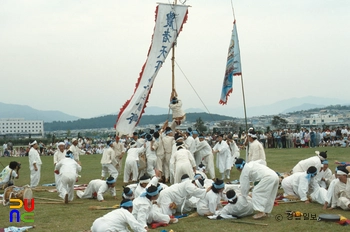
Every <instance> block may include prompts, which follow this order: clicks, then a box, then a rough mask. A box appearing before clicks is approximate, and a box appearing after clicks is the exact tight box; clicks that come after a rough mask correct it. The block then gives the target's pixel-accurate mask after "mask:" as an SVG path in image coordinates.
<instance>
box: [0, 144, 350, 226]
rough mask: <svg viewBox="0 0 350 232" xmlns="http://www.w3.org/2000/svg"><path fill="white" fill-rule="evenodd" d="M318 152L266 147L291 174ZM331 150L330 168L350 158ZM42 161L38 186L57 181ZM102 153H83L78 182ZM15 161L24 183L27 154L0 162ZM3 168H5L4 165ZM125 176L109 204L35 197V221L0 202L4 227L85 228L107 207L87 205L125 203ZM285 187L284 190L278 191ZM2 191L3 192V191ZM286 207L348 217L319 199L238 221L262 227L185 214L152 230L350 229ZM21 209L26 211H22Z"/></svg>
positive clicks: (96, 173)
mask: <svg viewBox="0 0 350 232" xmlns="http://www.w3.org/2000/svg"><path fill="white" fill-rule="evenodd" d="M315 150H317V149H313V148H305V149H267V150H265V152H266V156H267V164H268V166H269V167H270V168H272V169H274V170H275V171H278V172H287V171H289V170H291V169H292V167H293V166H294V165H295V164H296V163H297V162H298V161H299V160H301V159H305V158H308V157H310V156H313V155H315V153H314V152H315ZM323 150H327V151H328V158H329V159H328V160H329V161H330V165H329V168H330V169H331V170H332V171H334V169H335V166H336V165H335V164H334V161H335V160H338V161H350V156H349V155H348V154H349V152H350V149H349V148H331V147H327V148H323V149H320V151H323ZM241 156H242V157H243V156H244V157H245V151H242V152H241ZM41 159H42V162H43V165H42V171H41V180H40V184H44V183H53V182H54V173H53V157H52V156H44V157H41ZM100 159H101V155H89V156H81V162H82V168H83V170H82V172H81V176H82V177H81V178H80V179H79V182H78V183H77V184H84V183H86V184H87V183H88V182H89V181H90V180H92V179H97V178H100V173H101V165H100ZM12 160H16V161H19V162H21V163H22V169H21V170H20V179H18V180H16V182H15V183H16V185H17V186H22V185H25V184H29V168H28V157H19V158H0V162H2V164H3V165H8V163H9V162H10V161H12ZM1 168H2V167H1ZM234 179H239V173H238V171H237V170H233V171H232V173H231V180H234ZM121 186H122V174H120V175H119V177H118V182H117V186H116V188H117V189H119V191H117V196H118V199H117V200H114V199H113V198H112V197H111V196H110V195H109V194H106V195H105V200H106V202H102V203H100V202H97V200H89V199H84V200H81V199H77V198H75V200H74V201H73V202H77V203H81V204H68V205H64V204H39V202H42V201H43V200H37V202H38V203H37V204H35V209H34V211H33V212H34V214H35V223H23V222H20V223H15V222H13V223H10V222H9V212H10V209H9V207H4V206H0V208H1V210H0V227H8V226H11V225H12V226H25V225H32V224H35V225H36V229H33V230H32V231H33V232H34V231H57V232H58V231H84V230H87V229H89V228H90V227H91V225H92V222H93V221H94V220H95V219H96V218H98V217H100V216H102V215H104V214H106V213H107V212H108V211H106V210H89V206H113V205H115V204H119V203H120V201H121V191H120V190H121V189H122V187H121ZM279 191H281V190H279ZM0 193H2V192H0ZM34 196H37V197H45V198H52V199H57V200H60V198H59V197H58V196H57V193H49V192H34ZM286 210H294V211H297V210H298V211H301V212H303V213H309V214H316V215H319V214H322V213H334V214H342V215H343V216H345V217H347V218H350V211H348V212H346V211H343V210H340V209H336V210H331V211H330V210H323V209H322V206H321V205H319V204H317V203H310V204H305V203H291V204H280V205H279V206H275V207H274V209H273V211H272V215H271V216H270V217H268V218H265V219H262V220H258V221H256V220H253V219H251V217H247V218H243V219H239V220H240V221H247V222H257V223H266V224H268V226H258V225H248V224H240V223H233V222H232V221H230V220H209V219H206V218H203V217H194V218H184V219H180V221H179V223H178V224H175V225H170V226H168V227H164V228H163V227H162V228H157V229H155V230H151V231H161V230H163V229H166V230H167V231H168V230H170V229H173V230H174V231H175V232H182V231H183V232H185V231H186V232H188V231H191V232H192V231H193V232H196V231H198V232H199V231H200V232H203V231H215V232H220V231H232V230H235V231H269V232H271V231H302V232H306V231H321V230H323V231H344V230H349V229H350V226H349V227H342V226H341V225H338V224H336V223H333V222H317V221H316V220H303V218H302V219H301V220H300V221H299V220H295V219H293V220H287V217H286V216H287V215H286V214H285V211H286ZM20 212H21V213H22V212H25V211H24V209H21V210H20ZM279 215H282V216H283V219H282V220H281V221H277V220H276V219H275V217H276V216H277V217H278V216H279Z"/></svg>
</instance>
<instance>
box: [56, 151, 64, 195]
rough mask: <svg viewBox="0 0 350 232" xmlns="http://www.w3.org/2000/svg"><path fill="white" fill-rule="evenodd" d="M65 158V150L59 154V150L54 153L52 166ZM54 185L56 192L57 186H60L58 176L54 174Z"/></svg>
mask: <svg viewBox="0 0 350 232" xmlns="http://www.w3.org/2000/svg"><path fill="white" fill-rule="evenodd" d="M65 158H66V150H64V151H63V152H61V151H60V150H59V149H58V150H57V151H56V152H55V154H54V155H53V164H54V165H55V166H56V164H57V163H58V162H60V161H61V160H63V159H65ZM55 184H56V189H57V191H58V190H59V187H58V186H59V185H60V175H59V174H57V173H55Z"/></svg>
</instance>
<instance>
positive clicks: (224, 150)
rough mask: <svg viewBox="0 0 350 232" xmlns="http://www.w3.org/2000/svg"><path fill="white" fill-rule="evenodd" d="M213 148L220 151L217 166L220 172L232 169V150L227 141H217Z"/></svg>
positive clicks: (217, 156)
mask: <svg viewBox="0 0 350 232" xmlns="http://www.w3.org/2000/svg"><path fill="white" fill-rule="evenodd" d="M213 150H214V151H219V152H218V153H217V154H216V167H217V168H218V169H219V172H220V173H224V172H225V171H226V170H231V167H232V162H231V163H230V160H231V151H230V148H229V146H228V145H227V143H226V141H224V140H222V141H221V142H217V143H216V144H215V146H214V147H213Z"/></svg>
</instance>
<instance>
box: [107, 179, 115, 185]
mask: <svg viewBox="0 0 350 232" xmlns="http://www.w3.org/2000/svg"><path fill="white" fill-rule="evenodd" d="M115 181H116V180H115V179H113V180H107V181H106V182H107V184H113V183H115Z"/></svg>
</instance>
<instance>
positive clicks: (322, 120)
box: [304, 114, 339, 125]
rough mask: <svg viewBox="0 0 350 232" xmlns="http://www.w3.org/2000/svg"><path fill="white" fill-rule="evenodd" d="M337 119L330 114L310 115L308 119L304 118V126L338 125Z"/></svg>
mask: <svg viewBox="0 0 350 232" xmlns="http://www.w3.org/2000/svg"><path fill="white" fill-rule="evenodd" d="M338 121H339V120H338V117H337V116H335V115H331V114H324V115H319V114H312V115H310V118H306V119H305V120H304V124H310V125H323V124H336V123H338Z"/></svg>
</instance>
